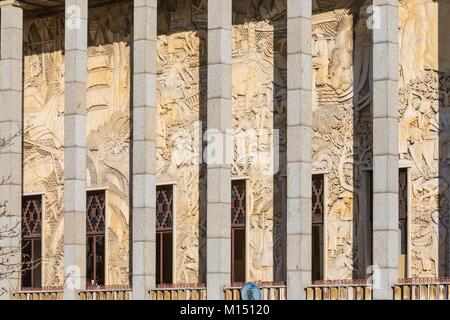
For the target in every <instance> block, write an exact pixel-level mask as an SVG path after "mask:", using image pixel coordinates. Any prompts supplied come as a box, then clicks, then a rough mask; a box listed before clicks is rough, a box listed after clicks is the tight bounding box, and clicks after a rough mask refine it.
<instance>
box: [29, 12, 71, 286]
mask: <svg viewBox="0 0 450 320" xmlns="http://www.w3.org/2000/svg"><path fill="white" fill-rule="evenodd" d="M23 28H24V32H23V34H24V132H23V161H24V163H23V190H24V193H42V194H44V200H43V203H44V208H45V211H44V216H43V244H44V248H43V261H42V264H43V272H44V283H43V286H46V287H51V286H61V285H62V283H63V280H64V279H63V268H64V265H63V226H64V219H63V204H64V201H63V185H64V172H63V170H64V164H63V157H64V145H63V144H64V57H63V49H64V17H63V16H52V17H48V18H37V19H31V20H25V21H24V26H23Z"/></svg>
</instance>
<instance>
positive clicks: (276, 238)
mask: <svg viewBox="0 0 450 320" xmlns="http://www.w3.org/2000/svg"><path fill="white" fill-rule="evenodd" d="M286 21H287V19H286V1H250V0H246V1H234V2H233V29H232V35H233V42H232V48H233V51H232V54H233V65H232V112H233V114H232V126H233V128H234V136H235V137H238V136H242V135H244V136H245V134H246V133H249V132H251V131H253V132H255V133H256V143H254V144H253V143H252V144H250V142H249V141H248V140H245V139H243V138H237V139H235V140H234V142H233V148H234V159H233V163H232V176H234V177H239V178H241V177H247V178H248V180H247V194H248V208H247V215H248V218H247V221H248V229H247V230H248V261H247V268H248V269H249V274H248V276H249V277H248V278H249V279H248V280H259V281H273V280H284V279H285V275H284V273H283V272H284V271H283V270H284V269H285V266H284V259H283V258H284V255H285V241H284V237H285V221H284V217H285V213H286V208H285V205H284V202H283V200H282V199H285V196H286V194H285V180H286V177H285V175H286V166H285V163H286V40H287V36H286V31H287V26H286ZM274 130H278V133H276V131H274ZM272 142H274V143H279V148H278V149H277V148H274V144H273V143H272ZM252 148H255V149H252ZM255 155H257V156H258V161H255V159H254V158H253V157H254V156H255ZM264 156H267V157H268V159H271V160H270V163H272V164H273V162H274V159H276V158H277V157H278V158H279V160H278V163H279V168H278V171H276V170H274V172H271V170H267V169H268V166H267V164H266V163H264V161H261V160H262V158H264ZM275 169H276V167H275Z"/></svg>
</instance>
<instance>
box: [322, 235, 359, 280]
mask: <svg viewBox="0 0 450 320" xmlns="http://www.w3.org/2000/svg"><path fill="white" fill-rule="evenodd" d="M352 270H353V258H352V244H351V243H350V242H348V241H347V242H345V243H344V249H343V251H342V252H341V253H339V255H338V256H337V257H336V259H334V261H333V263H332V264H331V265H330V267H329V268H328V274H327V278H328V280H345V279H350V278H351V276H352Z"/></svg>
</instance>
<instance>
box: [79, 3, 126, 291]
mask: <svg viewBox="0 0 450 320" xmlns="http://www.w3.org/2000/svg"><path fill="white" fill-rule="evenodd" d="M132 14H133V5H132V4H130V3H125V4H123V5H112V6H108V7H101V8H95V9H91V10H90V11H89V17H88V61H87V66H88V78H87V161H86V180H87V188H105V189H106V190H107V191H106V194H107V211H106V228H107V229H106V241H107V244H106V255H107V256H106V266H107V273H106V275H107V278H106V284H107V285H126V284H128V279H129V276H128V270H129V218H130V217H129V214H130V209H129V208H130V202H129V193H130V191H129V177H130V78H131V75H130V36H131V30H132Z"/></svg>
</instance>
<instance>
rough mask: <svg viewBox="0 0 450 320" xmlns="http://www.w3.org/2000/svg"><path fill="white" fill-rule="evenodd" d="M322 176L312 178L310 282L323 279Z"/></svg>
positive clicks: (323, 186)
mask: <svg viewBox="0 0 450 320" xmlns="http://www.w3.org/2000/svg"><path fill="white" fill-rule="evenodd" d="M324 189H325V185H324V175H323V174H317V175H313V176H312V252H311V255H312V274H311V277H312V280H313V281H317V280H322V279H323V231H324V230H323V217H324Z"/></svg>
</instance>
